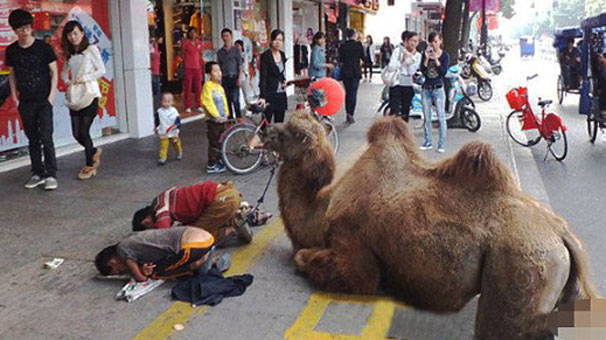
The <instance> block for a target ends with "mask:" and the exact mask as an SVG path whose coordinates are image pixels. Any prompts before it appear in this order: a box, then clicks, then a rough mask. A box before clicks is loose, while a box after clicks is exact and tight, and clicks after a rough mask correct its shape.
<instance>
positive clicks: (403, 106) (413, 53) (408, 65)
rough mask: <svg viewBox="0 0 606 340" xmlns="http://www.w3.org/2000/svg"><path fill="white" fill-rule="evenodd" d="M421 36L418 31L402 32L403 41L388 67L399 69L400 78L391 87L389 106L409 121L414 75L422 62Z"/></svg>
mask: <svg viewBox="0 0 606 340" xmlns="http://www.w3.org/2000/svg"><path fill="white" fill-rule="evenodd" d="M418 44H419V36H418V35H417V33H416V32H410V31H404V32H402V43H401V44H400V45H399V46H398V47H397V48H396V49H395V50H394V52H393V54H392V56H391V60H390V61H389V64H387V67H389V68H390V69H391V70H397V71H398V79H397V81H396V83H395V84H393V86H392V87H390V88H389V108H390V109H391V113H392V114H394V115H398V116H400V117H402V119H404V120H405V121H406V122H408V115H409V113H410V106H411V105H412V98H413V97H414V96H415V91H414V89H413V87H412V85H413V82H412V77H413V75H414V74H415V72H417V70H418V69H419V65H420V64H421V53H419V52H417V45H418Z"/></svg>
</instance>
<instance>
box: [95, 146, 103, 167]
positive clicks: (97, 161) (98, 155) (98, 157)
mask: <svg viewBox="0 0 606 340" xmlns="http://www.w3.org/2000/svg"><path fill="white" fill-rule="evenodd" d="M102 154H103V149H101V148H99V147H97V151H95V154H94V155H93V166H94V167H95V168H98V167H99V165H101V155H102Z"/></svg>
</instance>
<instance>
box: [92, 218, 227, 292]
mask: <svg viewBox="0 0 606 340" xmlns="http://www.w3.org/2000/svg"><path fill="white" fill-rule="evenodd" d="M214 244H215V238H214V237H213V236H212V235H211V234H210V233H209V232H207V231H206V230H204V229H200V228H194V227H174V228H169V229H150V230H145V231H141V232H138V233H135V234H134V235H132V236H130V237H128V238H126V239H124V240H122V241H121V242H120V243H118V244H115V245H112V246H109V247H107V248H105V249H103V250H102V251H101V252H99V254H97V256H96V258H95V266H97V269H98V270H99V273H101V275H105V276H107V275H120V274H129V273H130V274H132V276H133V277H134V278H135V280H137V281H138V282H145V281H147V279H148V278H152V279H156V280H157V279H162V280H166V279H171V278H175V277H181V276H191V275H193V274H194V273H196V272H197V271H198V270H203V271H208V270H209V269H210V267H211V266H212V263H213V260H212V256H211V255H212V254H211V253H212V249H213V248H214Z"/></svg>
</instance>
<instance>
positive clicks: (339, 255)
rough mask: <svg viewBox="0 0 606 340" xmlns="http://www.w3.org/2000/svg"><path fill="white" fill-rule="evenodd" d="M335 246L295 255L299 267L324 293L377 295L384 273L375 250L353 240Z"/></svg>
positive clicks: (335, 243) (333, 243)
mask: <svg viewBox="0 0 606 340" xmlns="http://www.w3.org/2000/svg"><path fill="white" fill-rule="evenodd" d="M331 243H332V245H331V247H330V248H309V249H301V250H299V251H298V252H297V253H296V255H295V262H296V264H297V268H298V269H299V270H301V271H302V272H305V273H307V275H308V276H309V278H310V279H311V280H312V282H313V283H314V284H316V285H318V286H319V287H320V288H321V289H324V290H328V291H333V292H343V293H354V294H372V293H374V292H375V291H376V290H377V287H378V285H379V279H380V271H379V267H378V263H377V259H376V258H375V255H374V254H373V252H372V251H371V249H369V248H367V247H366V245H365V244H364V243H363V242H358V241H357V240H355V239H353V238H352V237H349V238H346V239H343V238H340V239H339V241H337V242H331Z"/></svg>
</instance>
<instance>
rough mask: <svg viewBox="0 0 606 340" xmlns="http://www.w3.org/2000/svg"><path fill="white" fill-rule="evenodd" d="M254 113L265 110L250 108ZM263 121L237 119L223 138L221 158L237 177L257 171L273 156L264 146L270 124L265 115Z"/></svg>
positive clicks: (262, 116)
mask: <svg viewBox="0 0 606 340" xmlns="http://www.w3.org/2000/svg"><path fill="white" fill-rule="evenodd" d="M248 110H250V111H251V112H253V113H261V112H263V111H264V110H263V108H261V107H259V106H258V105H251V106H249V107H248ZM260 116H261V119H260V120H256V119H255V117H253V116H251V117H247V118H237V119H234V120H230V121H229V123H231V124H233V125H232V126H231V127H230V128H229V129H227V131H225V133H223V135H222V136H221V141H220V144H221V150H219V151H220V152H221V158H222V159H223V164H225V166H226V167H227V168H228V169H229V170H230V171H232V172H233V173H235V174H237V175H244V174H247V173H250V172H252V171H253V170H255V169H256V168H257V167H258V166H259V165H260V164H261V161H262V159H263V158H264V156H265V158H268V157H270V156H269V155H271V154H270V153H269V152H268V151H267V150H266V149H265V148H264V145H263V140H264V138H265V130H266V128H267V126H268V125H269V122H268V121H267V119H266V118H265V115H263V114H261V115H260Z"/></svg>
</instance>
